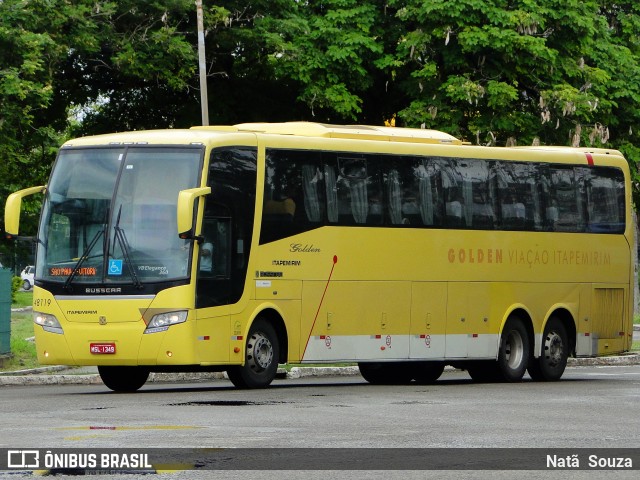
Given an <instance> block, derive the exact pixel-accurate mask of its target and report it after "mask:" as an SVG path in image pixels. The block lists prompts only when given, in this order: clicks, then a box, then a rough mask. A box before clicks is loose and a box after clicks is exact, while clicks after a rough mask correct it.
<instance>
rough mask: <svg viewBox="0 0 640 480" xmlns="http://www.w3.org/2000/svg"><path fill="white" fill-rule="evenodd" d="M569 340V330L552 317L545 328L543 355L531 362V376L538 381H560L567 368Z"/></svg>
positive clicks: (532, 359) (529, 368)
mask: <svg viewBox="0 0 640 480" xmlns="http://www.w3.org/2000/svg"><path fill="white" fill-rule="evenodd" d="M568 357H569V339H568V336H567V330H566V328H564V325H563V324H562V322H561V321H560V320H558V319H557V318H555V317H552V318H550V319H549V321H548V322H547V325H546V326H545V327H544V333H543V335H542V353H541V354H540V356H539V357H538V358H531V359H530V360H529V367H528V369H527V370H528V371H529V375H530V376H531V378H533V379H534V380H538V381H547V382H549V381H555V380H559V379H560V377H562V374H563V373H564V369H565V368H566V367H567V358H568Z"/></svg>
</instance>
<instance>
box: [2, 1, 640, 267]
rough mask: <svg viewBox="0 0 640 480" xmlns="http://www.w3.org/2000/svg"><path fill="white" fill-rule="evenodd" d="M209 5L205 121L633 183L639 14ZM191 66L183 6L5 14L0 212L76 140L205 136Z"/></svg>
mask: <svg viewBox="0 0 640 480" xmlns="http://www.w3.org/2000/svg"><path fill="white" fill-rule="evenodd" d="M203 3H204V22H205V29H206V36H205V43H206V52H207V58H206V69H207V74H208V87H209V88H208V90H209V107H210V108H209V110H210V112H209V113H210V119H211V123H223V124H227V123H238V122H246V121H286V120H300V119H302V120H316V121H322V122H334V123H343V122H344V123H350V122H355V123H370V124H382V123H383V122H384V121H389V120H392V119H394V120H395V121H396V123H397V124H398V125H407V126H424V127H428V128H436V129H440V130H444V131H446V132H449V133H452V134H454V135H456V136H458V137H460V138H462V139H464V140H467V141H470V142H473V143H482V144H488V143H492V144H494V143H496V144H502V145H504V144H505V143H506V142H507V141H509V142H510V143H517V144H521V145H522V144H530V143H531V142H533V141H534V140H536V141H538V140H539V141H540V143H542V144H560V145H571V144H576V145H577V144H579V145H581V146H595V147H600V146H604V147H613V148H618V149H621V150H622V151H623V152H624V153H625V155H627V158H628V159H629V161H630V163H631V166H632V171H633V172H634V175H635V176H636V180H640V178H637V177H638V168H637V166H636V164H637V163H638V162H640V152H639V151H638V149H637V148H636V147H635V145H638V144H640V141H639V138H638V130H639V129H640V127H637V125H638V124H639V123H640V122H639V121H638V120H639V119H640V61H639V59H640V41H639V39H640V6H639V5H638V3H637V2H636V1H632V0H620V1H617V2H615V3H610V2H604V1H603V0H563V1H561V0H498V1H489V0H429V1H428V2H425V1H423V0H387V1H386V2H378V1H374V0H359V1H355V0H322V1H320V0H309V1H305V2H299V1H296V0H256V1H253V2H243V1H239V0H224V1H218V2H215V4H214V2H208V1H206V0H205V1H204V2H203ZM197 67H198V64H197V31H196V11H195V6H194V3H193V1H192V0H136V1H134V0H123V1H118V2H116V1H108V0H98V1H96V0H78V1H75V2H68V1H63V0H29V1H25V0H2V1H0V144H1V145H2V148H0V175H2V178H3V182H2V184H1V185H0V203H3V200H4V198H5V197H6V195H7V194H8V193H9V192H12V191H15V190H17V189H19V188H24V187H26V186H31V185H37V184H43V183H46V179H47V175H48V172H49V169H50V166H51V164H52V162H53V159H54V156H55V152H56V151H57V147H58V145H59V144H60V143H61V142H63V141H64V140H65V139H66V138H68V137H70V136H78V135H86V134H94V133H103V132H107V131H115V130H132V129H143V128H165V127H188V126H191V125H193V124H197V123H199V121H200V105H199V102H200V92H199V81H198V69H197ZM24 172H28V174H27V175H25V173H24ZM639 183H640V182H639ZM636 200H640V195H638V194H637V195H636ZM39 205H40V198H29V199H27V200H26V201H25V206H24V212H23V224H24V225H23V226H24V227H25V228H23V229H22V230H23V231H24V232H25V234H33V233H35V219H36V217H37V213H38V211H39ZM10 248H11V247H8V246H7V245H6V244H4V245H2V244H0V250H2V251H0V253H4V255H5V256H4V257H2V260H6V258H7V257H10V255H9V253H11V257H13V254H14V253H15V252H13V251H11V252H9V250H10ZM5 263H6V262H5Z"/></svg>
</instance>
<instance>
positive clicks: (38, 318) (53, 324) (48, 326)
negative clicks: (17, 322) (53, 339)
mask: <svg viewBox="0 0 640 480" xmlns="http://www.w3.org/2000/svg"><path fill="white" fill-rule="evenodd" d="M33 323H35V324H37V325H40V326H41V327H42V329H43V330H44V331H45V332H51V333H60V334H62V333H64V332H63V331H62V326H61V325H60V322H58V319H57V318H56V317H55V315H49V314H48V313H41V312H33Z"/></svg>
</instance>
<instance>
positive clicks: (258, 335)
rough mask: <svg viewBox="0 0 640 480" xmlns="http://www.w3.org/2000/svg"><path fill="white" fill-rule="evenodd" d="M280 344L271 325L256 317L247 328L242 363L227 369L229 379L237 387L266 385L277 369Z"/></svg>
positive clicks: (271, 379)
mask: <svg viewBox="0 0 640 480" xmlns="http://www.w3.org/2000/svg"><path fill="white" fill-rule="evenodd" d="M279 355H280V346H279V344H278V335H277V334H276V331H275V329H274V328H273V326H272V325H271V324H270V323H269V322H267V321H266V320H264V319H262V318H258V319H256V321H255V322H253V325H251V329H250V330H249V337H248V338H247V343H246V349H245V360H244V365H237V366H233V367H230V368H229V369H228V370H227V375H228V376H229V380H231V383H233V384H234V385H235V386H236V387H237V388H265V387H268V386H269V385H270V384H271V382H272V381H273V379H274V378H276V373H277V371H278V359H279V358H280V357H279Z"/></svg>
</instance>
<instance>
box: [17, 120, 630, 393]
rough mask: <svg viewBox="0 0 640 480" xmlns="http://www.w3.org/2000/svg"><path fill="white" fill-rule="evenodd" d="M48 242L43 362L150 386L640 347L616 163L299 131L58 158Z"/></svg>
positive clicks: (331, 128)
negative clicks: (165, 381)
mask: <svg viewBox="0 0 640 480" xmlns="http://www.w3.org/2000/svg"><path fill="white" fill-rule="evenodd" d="M37 192H43V193H44V202H43V207H42V212H41V221H40V224H39V230H38V232H37V238H36V242H37V257H36V258H37V260H36V274H35V288H34V299H33V309H34V323H35V325H34V328H35V335H36V345H37V353H38V360H39V362H40V363H42V364H68V365H97V366H98V371H99V373H100V375H101V377H102V380H103V381H104V383H105V385H106V386H107V387H109V388H110V389H113V390H116V391H135V390H137V389H139V388H140V387H141V386H142V385H143V384H144V383H145V382H146V380H147V378H148V375H149V373H150V372H166V371H226V372H227V373H228V376H229V378H230V380H231V381H232V382H233V383H234V384H235V385H236V386H237V387H241V388H260V387H266V386H268V385H269V384H270V383H271V382H272V380H273V379H274V377H275V375H276V370H277V367H278V364H281V363H285V362H289V363H303V364H304V363H335V362H353V363H357V364H358V365H359V367H360V371H361V373H362V375H363V377H364V378H365V379H366V380H367V381H369V382H371V383H379V384H389V383H407V382H413V381H416V382H422V383H429V382H434V381H435V380H436V379H438V377H439V376H440V374H441V373H442V371H443V369H444V367H445V365H447V364H448V365H453V366H454V367H457V368H463V369H466V370H467V371H468V372H469V374H470V375H471V377H472V378H473V379H474V380H477V381H510V382H513V381H519V380H521V379H522V378H523V375H524V374H525V371H527V370H528V372H529V375H530V376H531V378H533V379H534V380H546V381H549V380H557V379H559V378H560V377H561V376H562V374H563V372H564V369H565V366H566V363H567V358H568V357H569V356H577V357H593V356H598V355H607V354H613V353H619V352H624V351H626V350H628V349H629V348H630V345H631V341H632V301H633V299H632V297H633V270H634V265H633V261H632V251H633V248H632V247H633V245H634V228H633V222H632V214H631V200H630V199H631V196H630V180H629V170H628V166H627V162H626V161H625V159H624V158H623V157H622V155H621V154H620V153H619V152H617V151H614V150H606V149H580V148H563V147H537V148H526V147H525V148H489V147H479V146H472V145H468V144H464V143H463V142H461V141H459V140H457V139H456V138H454V137H452V136H450V135H448V134H445V133H442V132H437V131H430V130H420V129H404V128H387V127H374V126H339V125H324V124H316V123H306V122H290V123H280V124H267V123H264V124H260V123H253V124H240V125H235V126H220V127H216V126H212V127H194V128H191V129H186V130H162V131H139V132H129V133H116V134H110V135H102V136H94V137H86V138H78V139H75V140H71V141H69V142H67V143H65V144H64V145H63V146H62V147H61V149H60V152H59V155H58V157H57V160H56V162H55V164H54V166H53V169H52V173H51V177H50V179H49V182H48V185H47V186H38V187H32V188H28V189H25V190H22V191H19V192H16V193H14V194H12V195H11V196H10V197H9V198H8V200H7V205H6V209H5V228H6V232H7V234H8V235H9V236H15V235H17V234H18V231H19V217H20V205H21V200H22V198H23V197H25V196H26V195H31V194H34V193H37Z"/></svg>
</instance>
